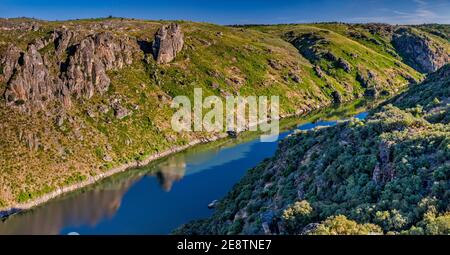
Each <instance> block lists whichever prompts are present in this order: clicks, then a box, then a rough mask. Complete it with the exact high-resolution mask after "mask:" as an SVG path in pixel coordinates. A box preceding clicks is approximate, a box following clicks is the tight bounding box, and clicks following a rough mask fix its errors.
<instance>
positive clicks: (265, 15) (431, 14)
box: [0, 0, 450, 24]
mask: <svg viewBox="0 0 450 255" xmlns="http://www.w3.org/2000/svg"><path fill="white" fill-rule="evenodd" d="M109 15H113V16H117V17H130V18H143V19H154V20H157V19H183V20H194V21H206V22H212V23H218V24H249V23H252V24H257V23H262V24H273V23H306V22H320V21H343V22H356V23H358V22H385V23H393V24H418V23H446V24H449V23H450V0H395V1H394V0H315V1H313V0H297V1H294V0H275V1H273V0H272V1H269V0H259V1H257V0H240V1H238V0H224V1H217V0H197V1H194V0H170V1H162V0H146V1H145V0H141V1H139V0H125V1H117V0H109V1H107V0H100V1H95V0H57V1H49V0H0V17H5V18H7V17H19V16H26V17H34V18H40V19H46V20H67V19H76V18H92V17H105V16H109Z"/></svg>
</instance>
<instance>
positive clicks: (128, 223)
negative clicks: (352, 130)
mask: <svg viewBox="0 0 450 255" xmlns="http://www.w3.org/2000/svg"><path fill="white" fill-rule="evenodd" d="M366 116H367V113H366V112H361V113H359V114H357V115H355V116H354V117H356V118H359V119H363V118H365V117H366ZM339 118H342V117H339ZM309 119H310V118H309ZM298 123H300V124H298V125H295V126H294V127H291V128H289V129H288V130H284V131H283V132H282V133H281V134H280V136H279V139H284V138H285V137H286V136H287V135H289V134H291V133H292V132H293V131H294V130H296V129H300V130H308V129H312V128H315V127H318V126H332V125H335V124H336V123H337V120H328V121H314V122H307V121H306V120H299V122H298ZM277 144H278V142H271V143H262V142H260V140H259V136H253V137H245V138H239V139H224V140H222V141H218V142H214V143H212V144H207V145H200V146H196V147H194V148H191V149H188V150H186V151H184V152H181V153H177V154H174V155H171V156H168V157H166V158H163V159H160V160H157V161H155V162H152V163H151V164H149V165H148V166H145V167H143V168H139V169H132V170H128V171H126V172H124V173H120V174H117V175H115V176H112V177H109V178H107V179H105V180H103V181H101V182H99V183H98V184H95V185H91V186H89V187H87V188H84V189H81V190H80V191H76V192H73V193H71V194H68V195H64V196H61V197H60V198H57V199H54V200H51V201H49V202H47V203H45V204H43V205H41V206H39V207H36V208H34V209H32V210H29V211H26V212H22V213H19V214H16V215H13V216H10V217H8V218H6V219H3V221H2V222H0V234H64V235H65V234H68V233H71V234H73V233H79V234H81V235H85V234H168V233H170V232H171V231H172V230H174V229H175V228H177V227H178V226H180V225H182V224H184V223H187V222H189V221H191V220H195V219H201V218H206V217H208V216H210V215H211V214H212V213H213V210H211V209H208V207H207V205H208V204H209V203H210V202H211V201H213V200H215V199H220V198H222V197H223V196H224V195H225V194H226V193H227V192H228V191H230V190H231V188H232V187H233V185H234V184H236V183H237V182H238V181H239V179H240V178H241V177H242V176H243V175H244V174H245V172H246V171H247V170H248V169H250V168H252V167H254V166H256V165H257V164H258V163H259V162H261V161H262V160H264V159H265V158H268V157H271V156H272V155H273V154H274V153H275V150H276V148H277Z"/></svg>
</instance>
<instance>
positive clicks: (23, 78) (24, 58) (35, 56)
mask: <svg viewBox="0 0 450 255" xmlns="http://www.w3.org/2000/svg"><path fill="white" fill-rule="evenodd" d="M12 52H15V51H12ZM58 84H59V82H58V81H57V80H55V79H54V78H53V77H52V75H51V74H50V73H49V70H48V68H47V67H46V66H45V65H44V61H43V58H42V56H41V54H40V53H39V52H38V50H37V48H36V46H35V45H34V44H30V45H29V46H28V49H27V51H26V52H25V53H21V56H20V57H19V59H18V60H17V63H16V64H15V68H14V71H13V74H12V77H11V78H10V80H9V82H8V87H7V89H6V91H5V98H6V103H7V104H9V105H13V104H14V105H23V104H25V103H27V102H29V101H32V102H42V101H47V100H48V99H50V98H53V96H54V94H55V92H57V85H58Z"/></svg>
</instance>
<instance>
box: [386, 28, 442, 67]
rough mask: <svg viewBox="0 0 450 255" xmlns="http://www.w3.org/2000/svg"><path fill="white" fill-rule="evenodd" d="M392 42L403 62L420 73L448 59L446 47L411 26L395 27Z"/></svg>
mask: <svg viewBox="0 0 450 255" xmlns="http://www.w3.org/2000/svg"><path fill="white" fill-rule="evenodd" d="M392 44H393V45H394V47H395V48H396V50H397V52H398V53H399V54H400V56H402V57H403V58H404V60H405V62H406V63H407V64H408V65H410V66H411V67H413V68H414V69H416V70H418V71H419V72H422V73H431V72H434V71H436V70H437V69H439V68H440V67H442V66H443V65H445V64H446V63H448V62H449V61H450V55H449V54H450V53H449V51H448V49H446V48H445V47H444V46H442V45H441V44H439V43H438V42H437V41H436V40H432V39H431V38H430V36H427V35H424V34H423V33H420V32H418V31H417V30H414V29H412V28H400V29H397V30H396V31H395V33H394V35H393V37H392Z"/></svg>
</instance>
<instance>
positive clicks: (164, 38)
mask: <svg viewBox="0 0 450 255" xmlns="http://www.w3.org/2000/svg"><path fill="white" fill-rule="evenodd" d="M183 44H184V40H183V32H182V31H181V27H180V25H178V24H175V23H171V24H170V25H165V26H162V27H161V28H160V29H159V30H158V31H157V32H156V34H155V40H154V42H153V45H152V48H153V56H154V57H155V60H156V62H157V63H158V64H165V63H169V62H170V61H172V60H173V59H174V58H175V56H176V55H177V53H178V52H180V51H181V49H182V48H183Z"/></svg>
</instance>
